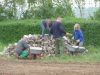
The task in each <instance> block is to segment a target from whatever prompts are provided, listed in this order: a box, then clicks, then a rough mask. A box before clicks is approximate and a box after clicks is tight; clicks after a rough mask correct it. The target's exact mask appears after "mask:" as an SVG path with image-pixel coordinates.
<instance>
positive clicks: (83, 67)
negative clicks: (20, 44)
mask: <svg viewBox="0 0 100 75" xmlns="http://www.w3.org/2000/svg"><path fill="white" fill-rule="evenodd" d="M0 75H100V63H70V62H69V63H45V62H34V61H32V60H5V59H0Z"/></svg>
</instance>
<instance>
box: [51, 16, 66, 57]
mask: <svg viewBox="0 0 100 75" xmlns="http://www.w3.org/2000/svg"><path fill="white" fill-rule="evenodd" d="M61 20H62V19H61V17H57V19H56V21H55V22H54V23H53V25H52V26H51V30H50V33H51V34H52V35H53V38H54V39H55V55H56V56H57V55H60V54H63V53H64V40H63V36H64V35H65V34H66V31H65V29H64V27H63V25H62V23H61Z"/></svg>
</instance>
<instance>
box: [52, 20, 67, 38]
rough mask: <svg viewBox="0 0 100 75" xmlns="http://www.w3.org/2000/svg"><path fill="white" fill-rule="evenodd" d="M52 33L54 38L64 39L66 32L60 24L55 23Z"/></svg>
mask: <svg viewBox="0 0 100 75" xmlns="http://www.w3.org/2000/svg"><path fill="white" fill-rule="evenodd" d="M50 33H51V34H52V35H53V37H54V38H59V37H63V36H64V35H65V34H66V31H65V29H64V27H63V26H62V24H61V23H60V22H57V21H55V22H54V23H53V25H52V27H51V30H50Z"/></svg>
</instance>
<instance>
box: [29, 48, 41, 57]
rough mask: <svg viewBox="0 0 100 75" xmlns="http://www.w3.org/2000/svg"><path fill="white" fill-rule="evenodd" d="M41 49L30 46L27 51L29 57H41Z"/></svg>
mask: <svg viewBox="0 0 100 75" xmlns="http://www.w3.org/2000/svg"><path fill="white" fill-rule="evenodd" d="M42 52H43V50H42V48H41V47H30V51H29V59H32V58H34V59H36V58H37V57H41V54H42Z"/></svg>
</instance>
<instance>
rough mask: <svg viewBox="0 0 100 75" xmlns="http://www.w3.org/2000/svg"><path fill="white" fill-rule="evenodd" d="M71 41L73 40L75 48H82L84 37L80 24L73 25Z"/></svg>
mask: <svg viewBox="0 0 100 75" xmlns="http://www.w3.org/2000/svg"><path fill="white" fill-rule="evenodd" d="M73 40H75V42H76V45H77V46H83V43H84V37H83V32H82V30H81V28H80V24H75V25H74V32H73Z"/></svg>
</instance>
